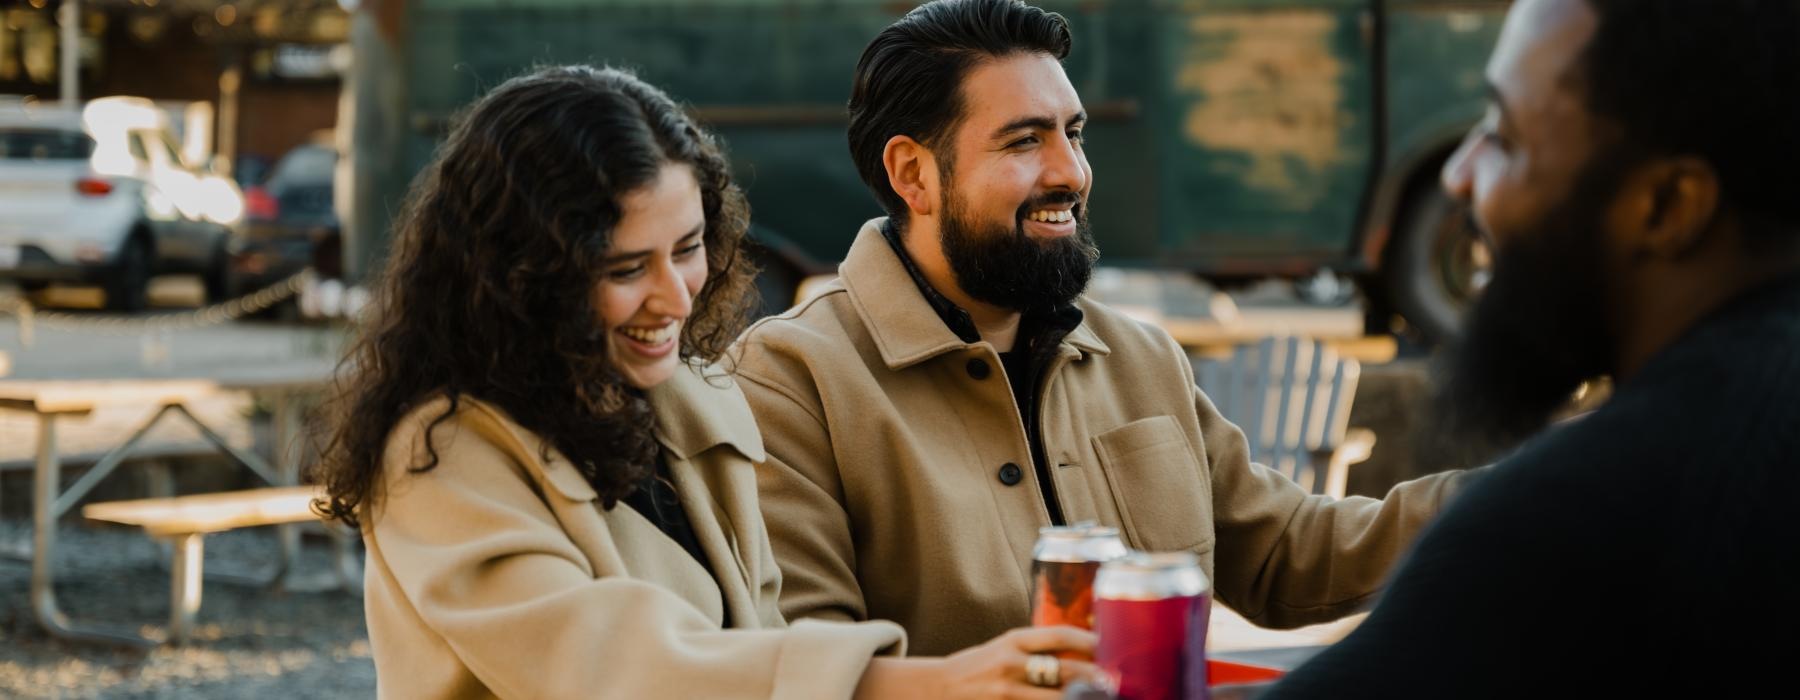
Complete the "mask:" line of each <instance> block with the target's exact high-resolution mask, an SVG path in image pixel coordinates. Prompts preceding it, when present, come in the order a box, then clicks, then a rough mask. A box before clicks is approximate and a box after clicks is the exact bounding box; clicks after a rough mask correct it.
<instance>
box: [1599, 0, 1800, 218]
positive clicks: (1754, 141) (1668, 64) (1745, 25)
mask: <svg viewBox="0 0 1800 700" xmlns="http://www.w3.org/2000/svg"><path fill="white" fill-rule="evenodd" d="M1588 2H1589V3H1590V6H1591V7H1593V8H1594V10H1595V12H1596V14H1597V15H1598V16H1599V19H1600V22H1599V27H1598V28H1597V29H1596V30H1595V34H1594V37H1593V39H1592V40H1591V41H1590V42H1589V43H1588V47H1587V49H1586V51H1585V53H1584V55H1583V59H1582V62H1581V70H1580V75H1579V76H1578V77H1579V78H1581V79H1582V80H1581V81H1580V82H1581V83H1582V89H1583V90H1584V91H1585V92H1586V97H1587V103H1588V104H1587V106H1588V110H1589V111H1590V112H1592V113H1593V114H1595V115H1597V116H1600V117H1603V118H1605V119H1607V120H1608V121H1611V122H1612V123H1614V124H1615V125H1617V126H1618V127H1620V128H1621V129H1622V130H1623V135H1624V142H1625V143H1624V145H1625V146H1627V147H1628V148H1632V149H1636V150H1639V151H1643V152H1647V154H1648V155H1666V156H1693V157H1698V158H1701V159H1704V160H1706V161H1707V162H1708V163H1710V164H1711V165H1712V167H1713V169H1714V170H1715V171H1716V172H1717V173H1718V176H1719V179H1720V188H1721V196H1722V198H1723V205H1724V207H1725V208H1727V209H1729V210H1730V211H1732V212H1734V213H1736V214H1737V215H1738V216H1739V218H1740V219H1741V220H1742V221H1743V222H1744V223H1745V224H1746V226H1747V227H1748V228H1747V229H1746V234H1748V235H1749V236H1750V237H1751V238H1752V239H1753V240H1755V239H1759V238H1760V239H1764V240H1767V239H1769V237H1771V236H1776V237H1779V238H1781V239H1787V240H1790V241H1791V240H1794V239H1797V238H1800V235H1797V234H1800V196H1797V195H1796V193H1797V192H1800V169H1797V167H1796V163H1800V2H1796V0H1588Z"/></svg>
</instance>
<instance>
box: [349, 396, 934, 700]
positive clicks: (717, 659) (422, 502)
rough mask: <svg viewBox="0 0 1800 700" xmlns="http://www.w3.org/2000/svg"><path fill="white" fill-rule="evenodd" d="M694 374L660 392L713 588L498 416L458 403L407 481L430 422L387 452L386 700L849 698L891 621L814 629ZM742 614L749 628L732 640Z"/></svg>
mask: <svg viewBox="0 0 1800 700" xmlns="http://www.w3.org/2000/svg"><path fill="white" fill-rule="evenodd" d="M699 372H700V370H692V371H690V370H688V369H683V370H680V371H677V372H676V376H675V378H674V379H671V380H669V381H668V382H667V383H665V384H664V385H662V386H660V387H657V389H656V390H654V391H653V392H652V394H651V400H652V403H653V404H654V406H655V410H656V415H657V422H658V425H659V428H658V431H657V436H656V437H657V439H658V440H659V441H660V442H661V444H662V446H663V447H664V448H665V449H664V453H665V455H666V459H667V460H668V466H669V471H670V473H671V476H672V481H673V482H674V484H675V487H676V490H677V491H678V492H679V494H680V498H681V502H682V507H683V508H685V509H686V510H687V515H688V518H689V520H690V521H691V522H692V524H693V529H694V532H695V535H696V537H697V538H698V540H699V542H700V544H701V547H702V549H703V550H704V551H705V553H706V555H707V558H708V559H709V560H710V562H711V565H712V569H713V571H715V572H717V574H718V579H717V580H714V579H713V577H712V576H710V575H708V573H707V571H706V569H705V568H704V567H702V566H701V565H700V563H699V562H697V561H695V560H694V558H693V557H692V556H691V555H689V554H688V553H687V551H686V550H684V549H683V548H682V547H681V545H679V544H677V543H676V542H675V541H674V540H672V539H670V538H669V537H668V536H666V535H664V534H663V532H662V531H661V530H660V529H658V528H657V527H656V525H655V524H653V523H652V522H651V521H650V520H648V519H646V518H644V517H643V516H641V515H639V514H638V513H637V511H635V510H633V509H632V508H631V507H629V506H626V505H624V504H622V503H621V504H619V505H618V506H617V507H615V508H613V509H612V510H611V511H602V510H601V509H600V507H599V504H598V501H597V500H596V498H597V495H596V493H595V491H594V489H593V487H592V486H590V485H589V484H588V482H587V480H586V479H584V478H583V477H582V476H581V475H580V474H579V473H578V472H577V471H576V470H575V467H574V466H573V465H572V464H570V462H569V461H568V459H567V458H565V457H564V456H562V455H561V454H559V453H557V452H556V451H554V450H550V451H549V452H548V454H549V457H548V459H545V458H543V455H544V454H545V449H544V443H543V442H542V441H541V440H540V439H539V438H538V437H537V436H535V435H533V434H532V433H531V432H530V431H528V430H526V429H524V428H522V427H520V426H519V425H518V424H516V423H514V422H513V421H512V420H510V419H509V418H507V416H506V415H505V414H503V413H502V412H501V411H500V410H499V409H497V408H495V407H493V406H491V405H488V404H484V403H482V402H480V401H475V400H472V399H467V398H465V399H463V400H462V401H461V402H460V404H461V405H460V407H459V410H458V411H457V413H456V414H455V416H454V417H453V418H451V419H449V420H447V421H445V422H443V423H442V424H440V425H438V426H437V427H436V428H435V429H434V430H431V431H430V435H429V437H430V439H431V441H432V444H433V445H434V446H435V447H436V449H437V453H438V456H439V458H440V462H439V464H438V465H437V467H436V468H435V469H432V470H430V471H424V472H417V473H408V468H409V467H410V466H412V465H415V464H418V463H419V459H420V457H421V455H423V454H424V452H423V451H424V449H425V440H426V439H427V433H426V426H427V424H428V423H430V422H431V420H432V419H433V418H434V417H436V416H437V415H438V414H439V413H441V412H442V410H443V409H444V408H445V407H446V406H447V405H448V403H447V402H446V400H444V399H438V400H436V401H433V402H430V403H428V404H426V405H424V406H420V407H418V408H417V409H416V410H414V411H412V412H411V413H410V414H409V415H407V416H406V417H405V418H404V419H402V420H401V421H400V422H399V423H398V424H397V425H396V426H395V428H394V430H393V433H392V434H391V435H390V437H389V442H388V451H387V456H386V463H385V467H386V469H387V480H386V482H385V492H384V494H383V496H382V498H381V500H380V502H379V504H378V505H377V506H376V509H375V511H374V512H373V513H372V514H371V515H372V517H367V518H365V522H364V531H363V537H364V541H365V542H366V543H367V545H368V567H367V581H366V586H367V594H366V606H367V614H368V623H369V640H370V643H371V644H372V646H373V648H374V656H375V668H376V673H377V683H378V688H379V693H380V695H381V697H384V698H485V697H504V698H662V697H669V698H674V697H704V698H844V697H848V696H850V694H851V693H852V691H853V690H854V689H855V687H856V683H857V682H858V680H859V679H860V678H861V676H862V672H863V669H864V668H865V667H866V666H867V665H868V663H869V659H870V658H871V657H872V656H873V655H874V654H876V653H877V652H878V651H882V650H894V651H898V650H899V648H900V646H901V645H902V643H903V642H902V639H903V636H902V634H901V632H900V630H899V629H898V628H897V627H895V626H893V625H892V624H890V623H866V624H857V625H845V624H830V623H819V622H816V621H806V622H801V623H800V624H797V625H795V626H793V627H786V626H785V625H784V624H783V622H782V618H781V615H780V614H779V612H778V611H777V606H776V599H777V596H778V595H779V591H780V587H781V577H780V574H779V571H778V570H777V569H776V566H775V561H774V558H773V556H772V555H771V553H770V549H769V543H768V537H767V535H766V533H765V532H764V530H763V525H762V518H761V515H760V513H759V511H758V505H757V496H756V484H755V475H754V470H755V466H754V465H755V463H756V462H757V461H758V460H760V459H762V458H763V446H762V442H761V440H760V439H759V438H758V436H757V433H756V427H755V423H754V422H753V421H752V419H751V417H750V413H749V409H748V407H747V406H746V405H745V404H744V400H743V397H742V395H741V394H740V393H739V392H738V389H737V388H736V387H735V386H733V385H731V384H730V383H729V380H728V379H725V378H721V377H710V378H703V377H702V376H700V373H699ZM727 611H729V613H730V620H731V622H732V624H733V627H734V629H728V630H722V629H721V628H720V623H721V620H723V619H725V615H726V613H727Z"/></svg>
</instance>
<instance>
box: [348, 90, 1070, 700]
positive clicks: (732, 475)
mask: <svg viewBox="0 0 1800 700" xmlns="http://www.w3.org/2000/svg"><path fill="white" fill-rule="evenodd" d="M747 227H748V211H747V206H746V204H745V203H744V199H743V196H742V194H741V193H740V192H739V191H738V190H737V188H736V187H735V186H734V185H733V184H732V183H731V179H730V175H729V173H728V170H727V165H726V161H725V160H724V158H723V157H722V156H721V155H720V152H719V149H718V148H717V147H716V146H715V145H714V143H713V140H712V138H711V137H710V136H709V135H707V134H706V133H705V132H703V131H701V130H700V129H699V128H697V127H696V126H695V125H694V124H693V123H692V122H691V121H690V120H689V119H688V117H687V116H686V115H685V114H684V113H683V112H682V111H681V110H680V109H679V108H678V107H677V106H676V105H675V104H674V103H673V102H672V101H671V100H670V99H669V98H668V97H667V96H666V95H664V94H663V93H662V92H660V91H658V90H657V89H656V88H654V87H651V86H649V85H647V84H645V83H643V82H642V81H639V80H638V79H637V78H635V77H633V76H632V75H630V74H628V73H624V72H620V71H616V70H610V69H594V68H588V67H580V66H574V67H559V68H548V69H543V70H539V71H537V72H535V73H533V74H531V75H528V76H525V77H521V78H517V79H514V80H511V81H508V82H506V83H505V84H503V85H501V86H499V87H498V88H496V89H495V90H494V91H493V92H492V93H490V94H488V95H487V96H486V97H484V98H482V99H481V100H480V101H478V102H477V103H476V104H475V105H474V106H473V107H472V108H471V109H470V111H469V112H468V114H467V115H466V117H465V118H464V119H463V120H462V121H461V123H460V124H459V125H458V126H457V127H456V128H455V130H454V131H453V132H452V133H451V134H450V137H449V140H448V142H447V143H445V144H444V146H443V147H442V149H441V151H440V153H439V156H438V159H437V161H436V162H435V163H434V164H433V165H432V166H431V167H430V168H429V169H428V170H427V171H426V173H425V174H424V176H423V177H422V179H421V180H420V181H419V183H418V184H417V186H416V187H415V189H414V191H413V192H412V193H411V195H410V198H409V201H408V203H407V205H406V207H405V208H404V210H403V212H402V214H401V218H400V220H399V225H398V227H397V237H396V240H395V243H394V249H393V251H392V254H391V257H390V258H389V260H388V264H387V268H386V271H385V273H384V276H383V277H382V279H381V282H380V284H379V286H378V288H377V291H376V296H375V303H374V305H373V308H372V310H371V312H370V315H369V316H368V318H367V319H366V321H365V326H364V331H363V335H362V336H361V338H360V339H359V340H358V341H357V344H356V345H355V346H354V348H353V350H352V351H351V354H350V355H349V357H348V358H347V359H346V362H345V370H344V371H345V374H344V375H343V377H342V379H341V380H340V385H339V395H338V397H337V402H336V406H337V411H336V415H335V416H334V417H335V420H336V421H337V422H336V423H335V425H334V428H333V429H334V434H333V440H332V443H331V447H330V449H328V450H327V452H326V458H325V460H324V461H323V462H322V464H321V466H320V476H321V478H322V481H323V482H324V483H325V485H326V487H327V490H328V492H329V496H328V498H327V499H326V501H325V502H323V503H321V504H320V508H321V509H322V510H323V511H324V512H325V514H326V515H328V516H330V517H333V518H336V519H338V520H341V521H343V522H345V523H347V524H350V525H353V526H357V527H360V528H361V530H362V533H363V538H364V541H365V543H366V544H367V545H368V568H367V572H368V573H367V581H366V587H367V594H366V596H367V597H366V606H367V614H368V622H369V638H370V641H371V643H372V645H373V647H374V656H375V663H376V669H377V672H378V684H379V688H380V693H381V695H382V696H384V697H488V696H504V697H553V698H565V697H567V698H573V697H706V698H726V697H759V698H760V697H807V698H814V697H849V696H852V695H855V696H857V697H899V696H917V697H992V696H1000V695H1005V696H1008V697H1042V698H1052V697H1056V693H1057V691H1054V690H1051V689H1047V688H1040V687H1034V686H1030V685H1027V684H1026V682H1025V670H1024V665H1025V661H1026V657H1027V655H1028V654H1032V653H1039V652H1054V651H1074V652H1076V653H1077V654H1086V653H1088V652H1090V651H1091V648H1092V643H1093V638H1092V636H1091V635H1088V634H1087V633H1085V632H1080V631H1077V630H1072V629H1066V628H1064V629H1038V630H1019V631H1014V632H1011V633H1008V634H1006V635H1003V636H1001V637H998V638H996V639H995V640H993V641H991V642H988V643H987V644H984V645H981V646H978V647H974V648H972V649H969V650H967V651H964V652H962V653H959V654H957V655H954V656H950V657H947V658H942V659H899V658H891V657H885V656H878V655H879V654H884V653H892V652H898V651H899V650H900V647H902V646H903V643H904V642H903V635H902V633H901V631H900V630H899V628H898V627H897V626H895V625H893V624H891V623H886V622H869V623H860V624H849V623H823V622H802V623H800V624H797V625H795V626H793V627H787V626H785V625H784V623H783V622H782V620H781V617H780V613H779V612H778V611H777V609H776V599H777V595H778V593H779V589H780V575H779V572H778V571H777V569H776V566H775V561H774V558H773V556H772V555H771V553H770V551H769V543H768V538H767V535H766V534H765V533H764V530H763V523H762V520H761V514H760V512H759V510H758V507H757V500H756V475H755V468H756V464H757V462H759V461H760V460H762V459H763V447H762V440H761V438H760V437H759V435H758V434H757V431H756V426H755V423H754V421H753V420H752V417H751V415H750V412H749V407H748V405H747V404H746V403H745V401H744V399H743V397H742V395H741V394H740V393H739V392H738V389H737V387H736V385H735V384H733V383H732V380H731V378H730V377H729V375H728V374H726V373H725V372H723V371H721V370H719V369H717V368H715V367H714V366H713V365H712V364H711V363H713V362H714V361H716V360H717V359H718V358H719V356H720V354H721V353H722V352H723V351H724V349H725V347H726V346H727V344H728V343H729V342H730V341H731V339H732V338H733V337H734V336H735V335H736V334H737V332H738V331H739V330H741V329H742V326H743V325H744V323H745V321H746V320H747V313H748V309H749V308H750V306H751V301H752V300H751V293H750V289H751V279H752V276H753V270H752V269H751V268H750V266H749V264H748V263H747V262H745V259H744V256H743V253H742V250H741V248H742V244H743V240H744V235H745V230H746V229H747ZM1064 672H1065V675H1066V676H1068V677H1070V678H1073V677H1077V676H1087V675H1089V674H1091V672H1092V666H1091V665H1088V664H1085V663H1083V662H1080V661H1067V662H1065V663H1064ZM1039 680H1041V679H1039Z"/></svg>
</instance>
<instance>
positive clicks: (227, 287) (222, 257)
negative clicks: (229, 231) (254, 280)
mask: <svg viewBox="0 0 1800 700" xmlns="http://www.w3.org/2000/svg"><path fill="white" fill-rule="evenodd" d="M225 240H226V237H225V236H220V237H219V242H218V243H215V244H213V250H212V254H211V255H209V256H207V258H206V269H205V270H204V271H202V272H201V273H200V283H201V286H202V287H203V288H204V289H205V290H206V303H207V304H217V303H219V302H222V301H225V300H226V299H230V298H231V292H232V289H231V253H229V252H227V251H226V249H225Z"/></svg>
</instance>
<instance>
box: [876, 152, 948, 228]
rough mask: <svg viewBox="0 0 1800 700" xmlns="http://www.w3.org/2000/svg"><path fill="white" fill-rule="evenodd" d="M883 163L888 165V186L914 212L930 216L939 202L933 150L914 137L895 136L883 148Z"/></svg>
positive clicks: (915, 214)
mask: <svg viewBox="0 0 1800 700" xmlns="http://www.w3.org/2000/svg"><path fill="white" fill-rule="evenodd" d="M881 162H882V165H885V166H887V175H888V186H889V187H892V188H894V192H895V193H897V194H899V195H900V199H903V200H905V201H906V208H907V209H909V210H911V212H912V215H913V216H931V214H932V212H933V210H934V208H935V206H936V204H937V202H938V196H937V195H938V180H937V172H938V169H937V159H936V157H934V156H933V155H932V153H931V149H929V148H926V147H925V145H924V144H921V143H919V142H918V141H914V140H913V138H912V137H911V136H895V137H893V138H891V139H888V142H887V147H886V148H884V149H882V151H881Z"/></svg>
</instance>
